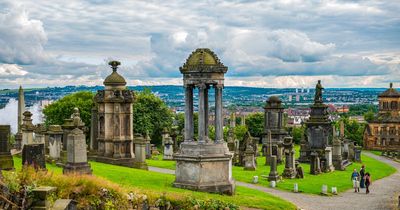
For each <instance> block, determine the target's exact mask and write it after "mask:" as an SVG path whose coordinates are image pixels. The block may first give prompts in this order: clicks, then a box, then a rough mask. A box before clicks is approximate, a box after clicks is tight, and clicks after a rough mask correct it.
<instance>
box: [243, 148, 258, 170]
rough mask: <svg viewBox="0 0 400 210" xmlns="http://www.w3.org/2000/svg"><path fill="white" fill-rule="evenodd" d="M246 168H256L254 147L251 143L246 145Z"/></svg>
mask: <svg viewBox="0 0 400 210" xmlns="http://www.w3.org/2000/svg"><path fill="white" fill-rule="evenodd" d="M244 170H246V171H255V170H256V163H255V154H254V149H253V147H252V146H251V145H250V144H249V145H247V146H246V151H245V152H244Z"/></svg>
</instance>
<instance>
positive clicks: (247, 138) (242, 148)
mask: <svg viewBox="0 0 400 210" xmlns="http://www.w3.org/2000/svg"><path fill="white" fill-rule="evenodd" d="M249 147H250V148H249ZM250 150H252V153H251V154H253V155H254V157H255V156H256V153H257V143H256V141H255V140H254V138H253V137H252V136H251V135H250V132H246V134H245V135H244V137H243V140H242V141H241V142H239V148H238V151H237V153H238V156H237V157H238V160H237V162H236V165H237V166H245V157H246V151H248V152H247V153H248V154H250V153H249V152H250ZM254 161H255V164H256V165H257V161H256V159H255V158H254Z"/></svg>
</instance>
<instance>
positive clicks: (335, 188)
mask: <svg viewBox="0 0 400 210" xmlns="http://www.w3.org/2000/svg"><path fill="white" fill-rule="evenodd" d="M331 191H332V194H334V195H337V187H332V189H331Z"/></svg>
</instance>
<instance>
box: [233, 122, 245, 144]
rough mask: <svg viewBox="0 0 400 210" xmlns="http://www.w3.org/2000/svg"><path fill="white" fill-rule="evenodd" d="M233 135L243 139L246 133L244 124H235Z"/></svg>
mask: <svg viewBox="0 0 400 210" xmlns="http://www.w3.org/2000/svg"><path fill="white" fill-rule="evenodd" d="M234 133H235V137H236V139H238V140H239V141H242V140H243V137H244V135H246V133H247V127H246V126H245V125H237V126H236V127H235V130H234Z"/></svg>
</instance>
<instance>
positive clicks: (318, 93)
mask: <svg viewBox="0 0 400 210" xmlns="http://www.w3.org/2000/svg"><path fill="white" fill-rule="evenodd" d="M323 89H324V88H323V87H322V85H321V80H318V84H317V85H316V86H315V98H314V102H315V103H322V90H323Z"/></svg>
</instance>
